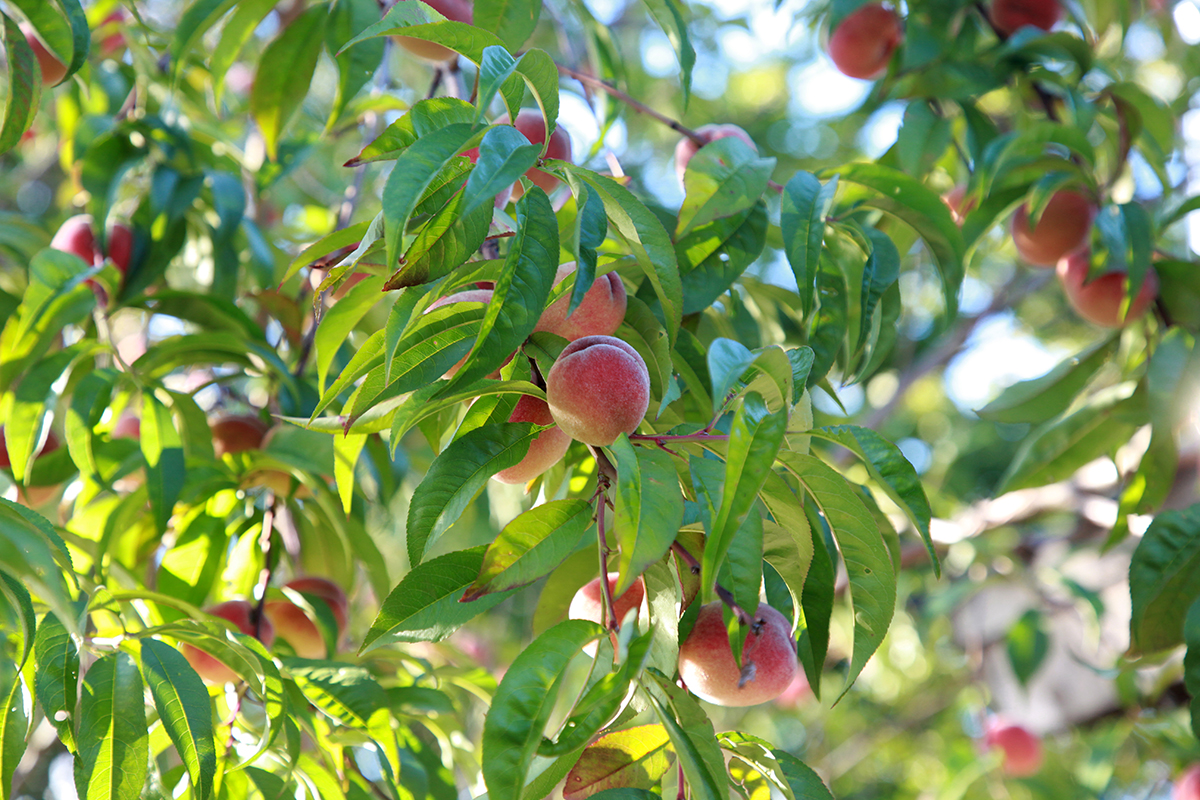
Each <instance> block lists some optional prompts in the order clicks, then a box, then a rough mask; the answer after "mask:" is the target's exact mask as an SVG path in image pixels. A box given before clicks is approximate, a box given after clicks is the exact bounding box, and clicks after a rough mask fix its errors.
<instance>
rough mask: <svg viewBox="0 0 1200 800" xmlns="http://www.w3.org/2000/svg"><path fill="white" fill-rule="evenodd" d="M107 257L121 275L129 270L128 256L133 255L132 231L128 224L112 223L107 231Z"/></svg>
mask: <svg viewBox="0 0 1200 800" xmlns="http://www.w3.org/2000/svg"><path fill="white" fill-rule="evenodd" d="M107 244H108V257H109V258H111V259H112V262H113V265H114V266H115V267H116V268H117V269H119V270H120V271H121V274H122V275H125V274H127V273H128V272H129V258H130V256H131V255H133V231H132V230H130V229H129V226H128V225H123V224H122V223H120V222H117V223H114V224H113V226H112V228H111V229H110V230H109V231H108V242H107Z"/></svg>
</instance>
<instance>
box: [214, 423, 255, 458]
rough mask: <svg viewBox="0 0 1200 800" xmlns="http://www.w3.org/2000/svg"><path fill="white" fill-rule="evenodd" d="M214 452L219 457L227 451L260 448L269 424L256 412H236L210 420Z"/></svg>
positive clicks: (238, 451) (236, 451)
mask: <svg viewBox="0 0 1200 800" xmlns="http://www.w3.org/2000/svg"><path fill="white" fill-rule="evenodd" d="M208 428H209V430H211V431H212V437H213V452H214V453H216V456H217V458H220V457H221V456H223V455H225V454H226V453H241V452H244V451H246V450H258V449H259V448H260V447H262V443H263V437H265V436H266V435H267V430H268V428H267V424H266V423H265V422H263V421H262V420H261V419H259V417H258V416H257V415H254V414H236V415H230V416H226V417H219V418H217V419H213V420H210V421H209V423H208Z"/></svg>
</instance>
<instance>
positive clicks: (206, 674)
mask: <svg viewBox="0 0 1200 800" xmlns="http://www.w3.org/2000/svg"><path fill="white" fill-rule="evenodd" d="M205 612H206V613H208V614H212V615H213V616H214V617H219V618H220V619H223V620H226V621H228V622H232V623H233V624H234V626H235V627H236V628H237V629H238V630H239V631H241V632H242V633H244V634H246V635H247V636H253V635H254V612H255V609H254V606H253V605H252V604H251V603H250V602H249V601H247V600H227V601H226V602H224V603H217V604H216V605H215V606H211V607H209V608H206V609H205ZM258 640H259V641H260V642H262V643H263V645H265V646H266V647H270V646H271V645H272V644H274V643H275V629H274V627H273V626H272V625H271V621H270V619H263V620H262V621H261V624H260V625H259V634H258ZM182 652H183V657H184V658H186V659H187V660H188V663H189V664H191V665H192V669H194V670H196V672H197V673H198V674H199V675H200V677H201V678H203V679H204V682H205V683H209V684H222V683H233V682H236V681H238V680H239V678H238V676H237V674H236V673H235V672H234V671H233V670H231V669H230V668H229V667H227V666H225V665H224V664H223V663H221V661H220V659H217V658H214V657H213V656H210V655H209V654H208V653H206V652H204V651H203V650H201V649H200V648H198V647H195V646H194V645H190V644H184V645H183V648H182Z"/></svg>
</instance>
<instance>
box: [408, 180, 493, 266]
mask: <svg viewBox="0 0 1200 800" xmlns="http://www.w3.org/2000/svg"><path fill="white" fill-rule="evenodd" d="M491 221H492V206H491V205H481V204H476V205H475V207H474V208H472V209H467V195H466V193H464V192H459V193H457V194H455V195H454V196H453V197H452V198H451V199H450V202H448V203H446V205H444V206H442V208H441V209H440V210H439V211H438V212H437V213H436V214H434V215H433V217H431V218H430V219H429V221H428V222H426V223H425V224H424V225H422V226H421V229H420V230H419V231H417V235H416V237H415V238H414V239H413V241H412V244H411V245H409V247H408V250H407V251H406V252H405V253H404V261H403V266H402V267H400V269H399V270H397V271H396V272H395V273H393V274H392V276H391V277H390V278H388V281H387V284H386V288H388V289H395V288H399V287H403V286H416V285H418V284H422V283H428V282H430V281H432V280H436V279H437V278H440V277H442V276H443V275H448V274H449V273H451V272H453V271H454V270H456V269H458V268H459V267H461V266H462V265H463V264H465V263H466V261H467V259H468V258H470V257H471V256H472V255H474V254H475V253H476V251H478V250H479V246H480V245H482V244H483V240H484V239H485V238H486V237H487V233H488V225H489V224H490V223H491Z"/></svg>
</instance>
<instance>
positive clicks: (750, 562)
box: [721, 510, 763, 651]
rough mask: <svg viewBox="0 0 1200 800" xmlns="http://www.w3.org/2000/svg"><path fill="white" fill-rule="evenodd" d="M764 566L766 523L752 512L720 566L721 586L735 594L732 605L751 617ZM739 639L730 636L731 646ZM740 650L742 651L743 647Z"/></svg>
mask: <svg viewBox="0 0 1200 800" xmlns="http://www.w3.org/2000/svg"><path fill="white" fill-rule="evenodd" d="M762 564H763V519H762V515H761V514H759V513H758V512H757V511H756V510H751V512H750V513H749V514H747V515H746V519H745V520H744V521H743V522H742V524H741V525H740V526H739V527H738V529H737V531H735V532H734V535H733V538H732V540H731V541H730V544H729V549H728V550H726V551H725V561H724V563H723V564H722V565H721V584H722V585H723V586H724V587H725V588H726V589H728V590H729V591H730V592H731V593H732V594H733V601H734V602H735V603H737V604H738V606H740V607H741V608H742V610H744V611H745V612H746V613H747V614H750V615H753V614H754V610H755V609H757V608H758V597H759V593H760V592H761V591H762V582H763V570H762ZM737 638H738V637H737V635H736V633H734V634H731V635H730V637H729V641H730V642H731V644H732V643H733V642H734V641H736V639H737ZM739 644H740V642H739ZM738 649H739V651H740V647H739V648H738Z"/></svg>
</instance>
